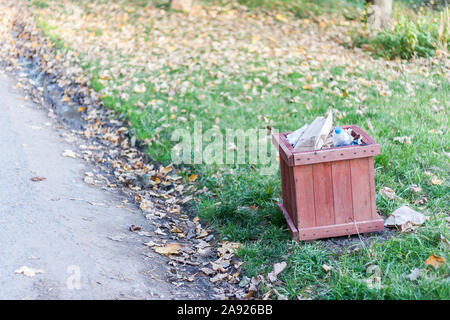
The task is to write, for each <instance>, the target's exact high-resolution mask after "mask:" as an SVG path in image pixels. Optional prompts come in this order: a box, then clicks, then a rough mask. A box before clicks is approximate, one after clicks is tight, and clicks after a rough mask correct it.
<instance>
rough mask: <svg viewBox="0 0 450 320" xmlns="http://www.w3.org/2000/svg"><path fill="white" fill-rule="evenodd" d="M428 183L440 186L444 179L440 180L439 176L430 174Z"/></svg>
mask: <svg viewBox="0 0 450 320" xmlns="http://www.w3.org/2000/svg"><path fill="white" fill-rule="evenodd" d="M430 183H431V184H432V185H438V186H441V185H442V184H443V183H444V181H443V180H441V179H439V178H438V177H436V176H432V177H431V179H430Z"/></svg>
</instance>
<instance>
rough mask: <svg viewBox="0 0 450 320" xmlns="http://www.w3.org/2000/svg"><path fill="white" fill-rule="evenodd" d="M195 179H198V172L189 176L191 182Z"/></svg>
mask: <svg viewBox="0 0 450 320" xmlns="http://www.w3.org/2000/svg"><path fill="white" fill-rule="evenodd" d="M195 180H197V175H196V174H191V175H190V176H189V182H194V181H195Z"/></svg>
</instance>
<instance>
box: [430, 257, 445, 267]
mask: <svg viewBox="0 0 450 320" xmlns="http://www.w3.org/2000/svg"><path fill="white" fill-rule="evenodd" d="M444 262H445V259H444V258H442V257H438V256H435V255H434V254H432V255H430V256H429V257H428V258H427V260H425V264H427V265H430V266H433V267H434V268H435V269H439V268H440V267H441V266H442V265H443V264H444Z"/></svg>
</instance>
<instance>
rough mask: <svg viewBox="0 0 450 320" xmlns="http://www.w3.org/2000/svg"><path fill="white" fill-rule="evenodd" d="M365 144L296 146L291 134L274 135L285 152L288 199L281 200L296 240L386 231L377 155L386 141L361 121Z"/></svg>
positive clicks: (284, 182)
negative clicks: (377, 188) (381, 212)
mask: <svg viewBox="0 0 450 320" xmlns="http://www.w3.org/2000/svg"><path fill="white" fill-rule="evenodd" d="M342 128H344V129H347V128H351V129H352V130H353V131H354V132H355V133H357V134H359V135H360V136H361V138H362V142H363V144H364V145H352V146H344V147H337V148H327V149H321V150H314V151H303V152H295V151H294V149H293V147H292V146H291V145H290V144H289V142H288V141H287V139H286V135H287V134H289V133H290V132H285V133H277V134H273V135H272V140H273V143H274V144H275V146H277V147H278V149H279V153H280V167H281V185H282V193H283V203H281V204H279V205H278V206H279V207H280V209H281V211H282V212H283V214H284V217H285V218H286V221H287V224H288V226H289V229H290V231H291V234H292V236H293V238H294V239H296V240H311V239H320V238H329V237H337V236H344V235H351V234H360V233H365V232H374V231H381V230H383V228H384V221H383V219H381V218H380V216H379V215H378V214H377V210H376V203H375V173H374V162H373V157H374V156H376V155H378V154H380V153H381V151H380V145H379V144H377V143H376V142H375V141H374V140H373V139H372V138H371V137H369V136H368V135H367V134H366V133H365V132H364V131H363V130H362V129H361V128H359V127H358V126H355V125H350V126H342Z"/></svg>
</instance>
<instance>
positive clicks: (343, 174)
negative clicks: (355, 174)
mask: <svg viewBox="0 0 450 320" xmlns="http://www.w3.org/2000/svg"><path fill="white" fill-rule="evenodd" d="M331 172H332V177H333V200H334V215H335V223H336V224H340V223H348V222H352V221H353V202H352V179H351V174H350V161H349V160H344V161H336V162H333V164H332V166H331Z"/></svg>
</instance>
